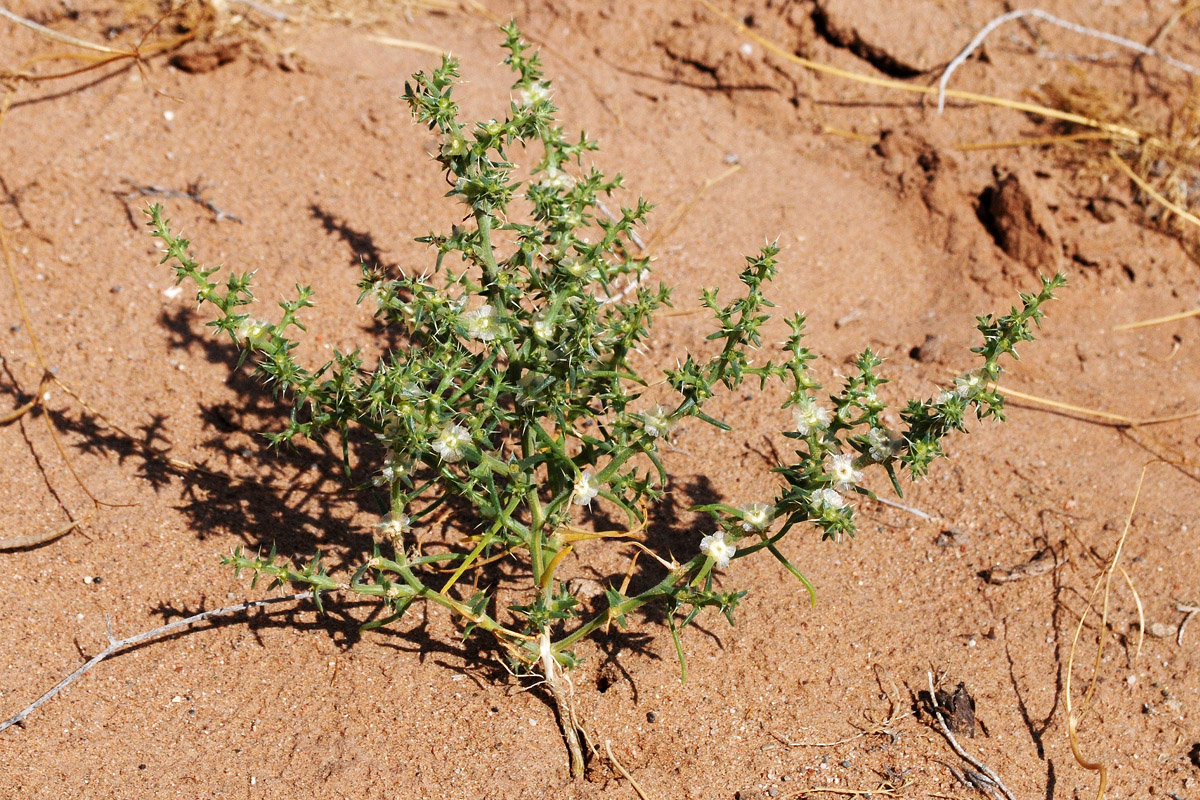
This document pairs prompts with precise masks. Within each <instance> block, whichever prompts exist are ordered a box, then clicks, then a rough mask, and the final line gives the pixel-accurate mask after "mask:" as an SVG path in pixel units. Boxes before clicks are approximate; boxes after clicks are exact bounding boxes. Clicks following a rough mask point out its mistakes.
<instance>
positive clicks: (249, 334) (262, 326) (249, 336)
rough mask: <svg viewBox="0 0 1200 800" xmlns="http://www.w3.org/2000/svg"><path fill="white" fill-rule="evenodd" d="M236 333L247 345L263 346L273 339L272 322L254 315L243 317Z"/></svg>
mask: <svg viewBox="0 0 1200 800" xmlns="http://www.w3.org/2000/svg"><path fill="white" fill-rule="evenodd" d="M235 332H236V334H237V337H238V338H239V339H241V340H242V342H243V343H245V345H246V346H247V347H254V348H261V347H263V346H264V345H265V344H266V343H267V342H269V341H270V340H271V323H269V322H264V321H263V320H261V319H255V318H254V317H243V318H242V320H241V321H240V322H238V324H237V329H236V331H235Z"/></svg>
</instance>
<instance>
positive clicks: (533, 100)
mask: <svg viewBox="0 0 1200 800" xmlns="http://www.w3.org/2000/svg"><path fill="white" fill-rule="evenodd" d="M520 98H521V105H523V106H526V107H529V106H536V105H539V104H541V103H544V102H546V101H547V100H549V99H550V87H549V86H548V85H547V84H545V83H535V84H532V85H531V86H530V87H529V88H528V89H522V90H521V92H520Z"/></svg>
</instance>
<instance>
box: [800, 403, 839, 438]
mask: <svg viewBox="0 0 1200 800" xmlns="http://www.w3.org/2000/svg"><path fill="white" fill-rule="evenodd" d="M792 416H793V417H795V419H796V431H797V432H798V433H799V434H800V435H801V436H808V435H809V434H811V433H816V432H817V431H823V430H825V429H826V428H828V427H829V423H830V421H831V420H832V419H833V415H831V414H830V413H829V409H827V408H825V407H823V406H821V405H820V404H818V403H817V401H816V400H813V399H812V398H811V397H805V398H803V399H801V400H800V402H799V403H797V404H796V405H795V407H794V408H793V409H792Z"/></svg>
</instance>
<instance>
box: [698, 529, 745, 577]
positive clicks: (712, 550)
mask: <svg viewBox="0 0 1200 800" xmlns="http://www.w3.org/2000/svg"><path fill="white" fill-rule="evenodd" d="M700 552H701V553H703V554H704V555H706V556H708V557H709V558H711V559H712V560H713V561H714V562H716V566H717V569H725V568H726V567H728V566H729V559H731V558H733V555H734V553H736V552H737V546H736V545H735V544H734V543H733V542H727V541H725V531H717V532H716V533H710V534H709V535H708V536H705V537H704V538H703V539H701V540H700Z"/></svg>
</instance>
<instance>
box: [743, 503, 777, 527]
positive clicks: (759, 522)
mask: <svg viewBox="0 0 1200 800" xmlns="http://www.w3.org/2000/svg"><path fill="white" fill-rule="evenodd" d="M774 518H775V506H770V505H767V504H766V503H760V502H758V501H755V502H753V503H748V504H746V505H744V506H742V530H744V531H763V530H766V529H767V526H768V525H770V524H771V520H772V519H774Z"/></svg>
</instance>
